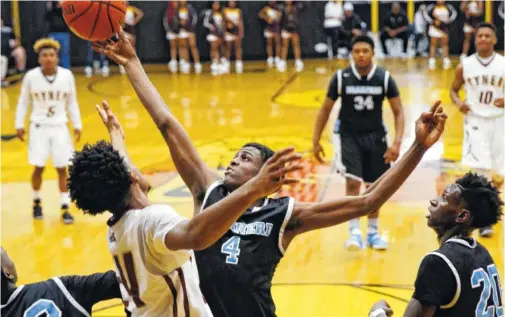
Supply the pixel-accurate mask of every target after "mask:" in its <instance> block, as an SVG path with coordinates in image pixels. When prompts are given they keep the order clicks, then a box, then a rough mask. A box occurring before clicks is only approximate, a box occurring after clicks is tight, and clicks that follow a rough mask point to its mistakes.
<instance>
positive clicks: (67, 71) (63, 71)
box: [57, 66, 74, 77]
mask: <svg viewBox="0 0 505 317" xmlns="http://www.w3.org/2000/svg"><path fill="white" fill-rule="evenodd" d="M57 72H58V73H60V74H63V75H65V76H68V77H74V73H72V71H71V70H70V69H68V68H64V67H61V66H58V68H57Z"/></svg>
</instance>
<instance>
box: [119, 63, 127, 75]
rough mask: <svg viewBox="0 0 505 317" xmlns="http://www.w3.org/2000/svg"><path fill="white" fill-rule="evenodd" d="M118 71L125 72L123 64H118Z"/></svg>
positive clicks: (122, 73)
mask: <svg viewBox="0 0 505 317" xmlns="http://www.w3.org/2000/svg"><path fill="white" fill-rule="evenodd" d="M119 73H120V74H121V75H124V74H125V73H126V70H125V69H124V66H123V65H119Z"/></svg>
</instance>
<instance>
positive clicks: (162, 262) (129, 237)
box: [107, 205, 212, 317]
mask: <svg viewBox="0 0 505 317" xmlns="http://www.w3.org/2000/svg"><path fill="white" fill-rule="evenodd" d="M183 220H185V218H183V217H181V216H180V215H179V214H177V212H176V211H175V210H174V209H173V208H171V207H169V206H167V205H151V206H148V207H146V208H144V209H142V210H130V211H128V212H126V213H125V214H124V215H122V216H121V217H120V218H119V219H117V218H114V217H113V218H111V219H110V220H109V221H108V223H107V224H108V225H109V234H108V244H109V250H110V252H111V253H112V256H113V260H114V264H115V267H116V271H117V275H118V276H119V279H120V282H121V285H120V288H121V293H122V297H123V302H124V303H125V306H126V307H127V308H128V310H129V311H130V312H131V313H132V316H133V317H136V316H145V317H147V316H166V317H176V316H190V315H191V316H194V317H199V316H206V317H207V316H212V314H211V313H210V310H209V308H208V306H207V305H206V304H205V302H204V299H203V296H202V293H201V291H200V289H199V281H198V274H197V272H196V267H195V265H194V262H192V261H191V256H192V252H191V251H188V250H178V251H173V250H169V249H168V248H167V247H166V245H165V236H166V235H167V233H169V232H170V230H172V229H173V228H174V227H175V226H176V225H177V224H178V223H179V222H181V221H183Z"/></svg>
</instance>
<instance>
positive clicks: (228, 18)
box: [223, 1, 244, 73]
mask: <svg viewBox="0 0 505 317" xmlns="http://www.w3.org/2000/svg"><path fill="white" fill-rule="evenodd" d="M223 15H224V20H225V24H226V33H225V36H224V40H225V44H226V51H225V65H226V68H227V69H226V70H227V71H229V70H230V63H229V61H231V47H232V45H234V46H235V71H236V72H237V73H242V71H243V68H244V65H243V64H242V38H243V37H244V21H243V17H242V10H240V8H238V7H237V1H228V5H227V6H226V7H225V8H224V9H223Z"/></svg>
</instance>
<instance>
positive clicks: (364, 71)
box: [354, 63, 373, 78]
mask: <svg viewBox="0 0 505 317" xmlns="http://www.w3.org/2000/svg"><path fill="white" fill-rule="evenodd" d="M354 67H356V70H357V71H358V74H359V75H360V76H361V77H362V78H366V77H367V76H368V74H369V73H370V72H371V71H372V68H373V63H372V64H370V65H368V66H366V67H358V66H357V65H354Z"/></svg>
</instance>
